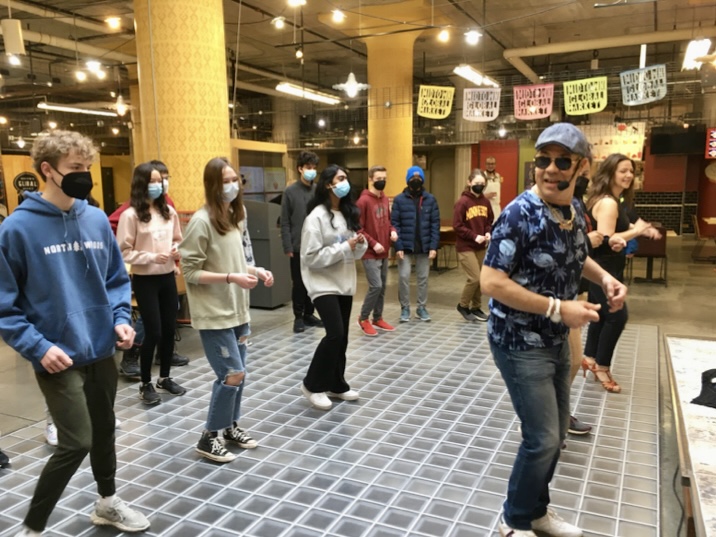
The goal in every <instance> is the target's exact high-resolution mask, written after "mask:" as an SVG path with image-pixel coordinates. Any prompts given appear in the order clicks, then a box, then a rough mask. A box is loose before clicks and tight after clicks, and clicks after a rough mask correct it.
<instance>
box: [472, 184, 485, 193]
mask: <svg viewBox="0 0 716 537" xmlns="http://www.w3.org/2000/svg"><path fill="white" fill-rule="evenodd" d="M470 189H471V190H472V191H473V192H474V193H475V194H482V191H483V190H485V185H472V186H471V187H470Z"/></svg>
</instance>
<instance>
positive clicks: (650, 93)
mask: <svg viewBox="0 0 716 537" xmlns="http://www.w3.org/2000/svg"><path fill="white" fill-rule="evenodd" d="M619 78H620V79H621V84H622V102H623V103H624V104H625V105H626V106H636V105H639V104H647V103H653V102H654V101H660V100H661V99H663V98H664V97H666V65H664V64H660V65H650V66H649V67H645V68H644V69H632V70H630V71H624V72H622V73H619Z"/></svg>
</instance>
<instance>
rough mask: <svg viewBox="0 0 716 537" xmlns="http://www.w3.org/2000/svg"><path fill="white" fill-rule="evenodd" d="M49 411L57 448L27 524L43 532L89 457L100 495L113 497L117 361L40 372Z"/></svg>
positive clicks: (36, 495) (46, 466)
mask: <svg viewBox="0 0 716 537" xmlns="http://www.w3.org/2000/svg"><path fill="white" fill-rule="evenodd" d="M35 376H36V378H37V384H38V385H39V386H40V390H42V393H43V395H44V396H45V402H46V404H47V408H48V410H49V411H50V415H51V416H52V419H53V421H54V423H55V425H56V426H57V439H58V445H57V450H56V451H55V453H54V454H53V455H52V457H50V460H48V461H47V464H46V465H45V468H44V469H43V470H42V473H41V474H40V479H39V480H38V482H37V487H36V488H35V493H34V495H33V496H32V501H31V502H30V510H29V511H28V512H27V516H26V517H25V521H24V523H25V525H26V526H27V527H28V528H30V529H31V530H34V531H42V530H44V529H45V526H46V525H47V519H48V518H49V517H50V514H51V513H52V510H53V509H54V508H55V505H56V504H57V501H58V500H59V499H60V496H61V495H62V492H63V491H64V490H65V487H67V483H68V482H69V481H70V479H71V478H72V476H73V475H74V474H75V472H76V471H77V468H79V466H80V464H81V463H82V461H83V460H84V458H85V457H86V456H87V453H89V455H90V462H91V464H92V473H93V475H94V480H95V481H96V482H97V491H98V492H99V494H100V496H112V495H113V494H114V493H115V483H114V474H115V472H116V469H117V457H116V455H115V450H114V398H115V395H116V393H117V367H116V366H115V363H114V357H109V358H104V359H102V360H99V361H97V362H93V363H91V364H89V365H86V366H81V367H77V368H74V369H66V370H64V371H62V372H60V373H55V374H50V373H36V374H35Z"/></svg>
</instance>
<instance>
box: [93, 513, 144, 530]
mask: <svg viewBox="0 0 716 537" xmlns="http://www.w3.org/2000/svg"><path fill="white" fill-rule="evenodd" d="M90 520H91V521H92V524H94V525H95V526H114V527H115V528H117V529H118V530H120V531H124V532H127V533H137V532H140V531H147V530H148V529H149V526H150V525H151V524H150V523H147V524H145V525H144V526H142V527H140V528H133V527H131V526H125V525H124V524H122V523H121V522H112V521H111V520H107V519H106V518H102V517H101V516H97V515H96V514H95V513H94V512H93V513H91V514H90Z"/></svg>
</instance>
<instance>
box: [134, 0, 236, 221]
mask: <svg viewBox="0 0 716 537" xmlns="http://www.w3.org/2000/svg"><path fill="white" fill-rule="evenodd" d="M134 20H135V34H136V39H137V62H138V65H139V93H140V107H141V114H142V121H141V127H142V145H143V152H142V158H143V159H144V160H151V159H160V160H162V161H164V162H165V163H166V165H167V167H168V168H169V172H170V174H171V176H172V185H171V193H172V199H174V201H175V203H176V206H177V208H178V209H179V210H182V211H194V210H196V209H198V208H199V207H201V206H202V205H203V204H204V185H203V173H204V166H205V165H206V163H207V162H208V161H209V160H210V159H211V158H213V157H217V156H224V157H227V158H230V157H231V155H230V154H229V151H230V132H229V116H228V110H229V109H228V90H227V80H226V52H225V43H224V13H223V5H222V1H221V0H171V1H170V0H135V1H134Z"/></svg>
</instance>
